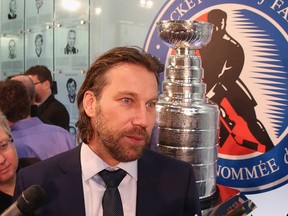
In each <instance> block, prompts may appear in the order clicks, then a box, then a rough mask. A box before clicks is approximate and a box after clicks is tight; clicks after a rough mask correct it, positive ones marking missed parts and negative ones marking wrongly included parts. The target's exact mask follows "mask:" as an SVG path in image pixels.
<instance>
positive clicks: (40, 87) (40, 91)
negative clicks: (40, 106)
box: [29, 75, 46, 103]
mask: <svg viewBox="0 0 288 216" xmlns="http://www.w3.org/2000/svg"><path fill="white" fill-rule="evenodd" d="M29 77H30V78H31V79H32V81H33V83H34V86H35V91H36V97H35V102H36V103H41V102H42V101H43V99H44V98H43V96H44V95H45V92H46V90H45V88H46V87H45V86H44V83H42V82H40V80H39V79H38V76H37V75H29Z"/></svg>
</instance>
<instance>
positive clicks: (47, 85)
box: [42, 80, 52, 90]
mask: <svg viewBox="0 0 288 216" xmlns="http://www.w3.org/2000/svg"><path fill="white" fill-rule="evenodd" d="M42 84H43V85H44V88H45V89H47V88H51V90H52V84H50V82H49V81H48V80H45V81H44V82H43V83H42Z"/></svg>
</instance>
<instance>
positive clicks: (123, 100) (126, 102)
mask: <svg viewBox="0 0 288 216" xmlns="http://www.w3.org/2000/svg"><path fill="white" fill-rule="evenodd" d="M122 102H124V103H125V104H129V103H131V102H132V100H131V99H130V98H123V99H122Z"/></svg>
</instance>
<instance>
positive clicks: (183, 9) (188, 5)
mask: <svg viewBox="0 0 288 216" xmlns="http://www.w3.org/2000/svg"><path fill="white" fill-rule="evenodd" d="M201 3H202V0H197V1H194V0H190V1H189V0H184V2H183V3H181V4H180V5H179V6H178V7H176V9H175V10H174V11H173V12H172V13H171V14H170V19H171V20H179V19H180V18H181V17H182V16H183V15H184V14H185V13H187V12H188V11H189V10H191V9H192V8H194V7H196V6H197V5H199V4H201Z"/></svg>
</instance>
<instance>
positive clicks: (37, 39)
mask: <svg viewBox="0 0 288 216" xmlns="http://www.w3.org/2000/svg"><path fill="white" fill-rule="evenodd" d="M41 45H42V40H41V38H36V40H35V46H36V49H40V48H41Z"/></svg>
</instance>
